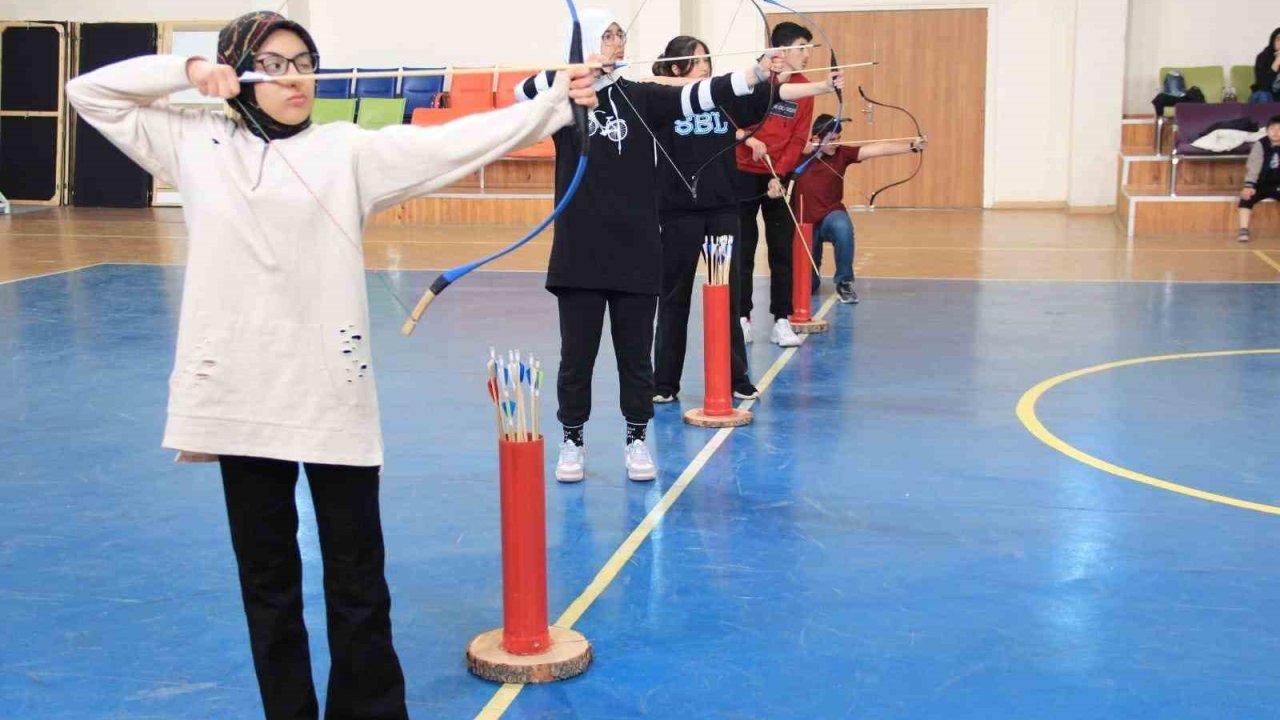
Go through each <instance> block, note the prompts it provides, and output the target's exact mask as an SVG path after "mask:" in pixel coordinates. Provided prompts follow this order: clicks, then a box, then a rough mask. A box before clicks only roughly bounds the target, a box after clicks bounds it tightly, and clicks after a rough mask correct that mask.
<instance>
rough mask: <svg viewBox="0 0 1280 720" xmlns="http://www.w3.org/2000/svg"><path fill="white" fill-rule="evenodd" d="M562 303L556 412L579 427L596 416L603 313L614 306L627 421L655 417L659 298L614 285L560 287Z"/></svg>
mask: <svg viewBox="0 0 1280 720" xmlns="http://www.w3.org/2000/svg"><path fill="white" fill-rule="evenodd" d="M555 294H556V298H557V299H558V300H559V304H560V375H559V376H558V377H557V379H556V394H557V395H558V396H559V399H560V409H559V411H558V412H557V413H556V417H557V418H558V419H559V420H560V423H561V424H562V425H564V426H565V427H578V426H579V425H584V424H586V422H587V420H589V419H590V418H591V376H592V374H593V373H594V371H595V366H596V355H597V354H599V352H600V336H601V335H602V334H603V333H604V313H605V310H606V309H607V310H608V311H609V326H610V329H611V331H612V334H613V352H614V354H615V355H617V357H618V380H619V382H620V383H621V386H622V389H621V393H620V395H621V398H620V399H621V405H622V416H623V417H624V418H626V420H627V422H629V423H632V424H635V425H644V424H646V423H648V422H649V420H651V419H653V364H652V363H651V362H650V360H649V352H650V350H651V349H652V347H653V316H654V312H655V311H656V310H657V306H658V298H657V297H656V296H654V295H637V294H635V293H624V292H617V291H613V290H581V289H577V288H557V289H556V290H555Z"/></svg>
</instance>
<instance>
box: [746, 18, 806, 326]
mask: <svg viewBox="0 0 1280 720" xmlns="http://www.w3.org/2000/svg"><path fill="white" fill-rule="evenodd" d="M811 42H813V34H812V33H810V32H809V31H808V30H807V29H806V28H805V27H804V26H802V25H797V24H796V23H793V22H784V23H779V24H778V26H777V27H775V28H774V29H773V34H772V35H771V36H770V44H771V45H772V46H773V47H788V46H791V45H808V44H810V43H811ZM782 57H783V61H784V62H785V63H786V64H787V66H788V67H790V68H791V69H792V70H793V72H792V73H790V77H789V78H788V79H786V80H785V82H793V83H803V82H808V79H807V78H805V76H804V75H802V74H801V72H800V71H802V70H804V69H805V67H807V66H808V64H809V48H799V49H795V50H786V51H784V52H783V54H782ZM812 118H813V99H812V98H805V99H802V100H796V101H794V102H791V101H787V100H781V99H779V100H778V101H777V102H775V103H774V104H773V107H771V108H770V109H769V114H768V115H767V116H765V119H764V121H763V123H762V124H761V125H760V128H759V130H756V132H755V134H754V135H752V136H751V138H749V139H748V140H747V141H746V142H745V143H742V144H741V145H739V146H738V148H737V150H736V153H737V159H738V170H739V171H740V172H739V188H738V197H739V198H740V201H739V202H740V206H739V207H740V210H741V212H742V218H741V220H742V230H741V232H742V238H741V241H740V245H739V247H738V248H735V250H734V252H735V253H741V256H740V257H741V258H742V274H741V278H740V279H741V282H740V283H739V284H738V288H739V292H741V293H742V294H741V299H740V302H739V305H738V307H739V308H740V310H739V312H741V313H742V319H741V323H742V332H743V334H744V335H745V339H746V341H747V342H751V309H752V303H751V290H752V275H753V274H754V273H755V264H756V245H757V244H758V243H759V241H760V237H759V231H758V229H757V226H756V213H758V212H761V211H763V212H764V226H765V242H767V243H768V245H769V274H770V276H771V277H770V279H769V289H770V292H769V312H770V313H772V314H773V317H774V322H773V329H772V331H771V332H770V334H769V340H770V342H773V343H775V344H778V345H781V346H782V347H795V346H797V345H799V344H800V338H799V337H797V336H796V334H795V331H793V330H792V329H791V323H790V322H789V321H788V320H787V317H788V316H790V315H791V237H792V233H793V232H794V228H793V223H792V221H791V215H790V213H789V212H788V211H787V207H786V200H783V199H782V187H781V186H780V185H779V183H778V181H777V180H775V179H774V178H773V173H772V172H770V170H769V165H768V164H767V163H766V161H765V156H766V155H768V156H769V159H770V160H772V161H773V168H774V170H776V171H777V172H778V176H779V177H785V176H786V175H788V174H790V173H791V172H792V171H793V170H795V169H796V166H797V165H799V164H800V155H801V151H802V150H803V149H804V146H805V141H806V140H807V139H808V137H809V121H810V119H812ZM752 129H753V128H745V129H744V130H742V131H740V132H743V133H744V134H746V133H750V132H751V131H752Z"/></svg>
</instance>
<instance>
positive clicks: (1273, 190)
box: [1236, 115, 1280, 242]
mask: <svg viewBox="0 0 1280 720" xmlns="http://www.w3.org/2000/svg"><path fill="white" fill-rule="evenodd" d="M1267 198H1271V199H1272V200H1280V115H1276V116H1275V117H1273V118H1271V120H1269V121H1268V122H1267V135H1266V137H1264V138H1261V139H1259V140H1258V142H1256V143H1254V145H1253V150H1251V151H1249V164H1248V167H1247V169H1246V170H1245V175H1244V189H1243V190H1241V191H1240V232H1239V234H1237V235H1236V240H1238V241H1240V242H1249V218H1250V216H1252V215H1253V206H1254V205H1257V204H1258V203H1260V202H1262V201H1263V200H1266V199H1267Z"/></svg>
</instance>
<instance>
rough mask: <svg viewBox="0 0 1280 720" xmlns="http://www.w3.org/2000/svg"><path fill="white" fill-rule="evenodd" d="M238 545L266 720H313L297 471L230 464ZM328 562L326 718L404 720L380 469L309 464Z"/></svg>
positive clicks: (227, 472)
mask: <svg viewBox="0 0 1280 720" xmlns="http://www.w3.org/2000/svg"><path fill="white" fill-rule="evenodd" d="M221 465H222V485H223V489H224V491H225V493H226V500H227V518H228V519H229V520H230V522H231V544H232V546H233V547H234V548H235V553H236V562H237V563H238V565H239V568H240V591H241V595H242V596H243V599H244V610H245V615H246V616H247V617H248V620H249V642H250V644H251V647H252V649H253V665H254V669H255V670H256V671H257V674H258V687H259V689H260V690H261V692H262V704H263V708H264V710H265V711H266V717H267V720H315V719H316V718H317V717H318V716H319V711H318V708H317V703H316V692H315V685H314V683H313V681H312V678H311V650H310V648H309V647H308V643H307V628H306V626H305V625H304V624H303V620H302V557H301V555H300V553H299V550H298V509H297V506H296V505H295V503H294V489H295V487H296V486H297V484H298V464H297V463H295V462H287V461H283V460H268V459H264V458H245V457H223V458H222V459H221ZM306 470H307V481H308V484H309V485H310V487H311V498H312V501H313V503H314V504H315V510H316V526H317V529H318V531H319V535H320V552H321V556H322V558H323V562H324V598H325V611H326V619H327V621H328V631H329V657H330V660H331V667H330V670H329V690H328V696H327V701H326V703H325V706H326V707H325V713H324V717H325V718H326V720H353V719H355V718H361V719H362V720H364V719H368V720H373V719H374V718H379V719H381V718H387V719H394V720H407V718H408V717H409V714H408V711H407V710H406V708H405V698H404V674H403V672H402V671H401V669H400V660H399V658H397V657H396V651H395V649H394V648H393V647H392V643H391V594H390V592H389V590H388V589H387V581H386V578H385V576H384V574H383V568H384V551H383V545H382V520H381V513H380V512H379V508H378V474H379V468H376V467H343V466H337V465H316V464H311V463H308V464H307V465H306Z"/></svg>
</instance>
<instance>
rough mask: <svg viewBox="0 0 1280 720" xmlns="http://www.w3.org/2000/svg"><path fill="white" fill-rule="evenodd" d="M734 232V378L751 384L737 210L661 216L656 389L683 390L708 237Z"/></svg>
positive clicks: (731, 263)
mask: <svg viewBox="0 0 1280 720" xmlns="http://www.w3.org/2000/svg"><path fill="white" fill-rule="evenodd" d="M709 235H710V236H716V235H731V236H733V238H734V241H733V242H734V246H733V255H732V256H731V257H730V260H729V357H730V371H729V373H730V374H729V377H730V380H731V382H732V384H733V387H734V388H740V387H744V386H746V385H750V384H751V380H750V378H749V377H748V376H747V346H746V344H745V343H744V342H743V339H742V328H740V327H739V326H738V317H739V315H738V312H739V311H738V304H739V300H738V285H739V284H740V283H741V279H740V277H739V273H740V271H741V267H740V266H741V264H742V252H741V248H739V247H738V243H739V232H738V213H737V210H736V209H735V208H729V209H727V210H720V211H708V212H688V213H663V214H662V295H661V296H660V297H659V299H658V331H657V338H656V340H655V342H654V348H653V357H654V384H655V385H656V387H657V393H658V394H662V395H675V394H677V393H679V392H680V376H681V375H682V374H683V373H684V356H685V349H686V346H687V345H688V335H689V309H690V305H691V302H692V297H693V287H694V284H695V283H697V282H698V281H699V280H700V279H701V276H700V275H699V273H698V259H699V257H701V255H702V243H703V240H705V239H706V237H707V236H709Z"/></svg>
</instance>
